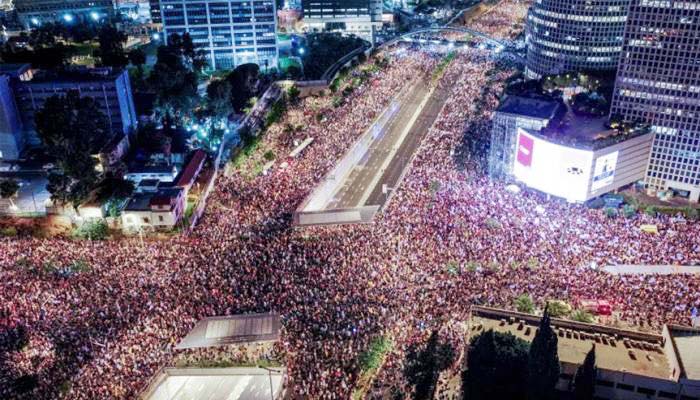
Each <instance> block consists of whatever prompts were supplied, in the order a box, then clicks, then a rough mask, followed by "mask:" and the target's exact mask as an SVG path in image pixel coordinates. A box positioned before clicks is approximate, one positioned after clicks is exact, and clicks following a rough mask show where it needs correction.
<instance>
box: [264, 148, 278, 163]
mask: <svg viewBox="0 0 700 400" xmlns="http://www.w3.org/2000/svg"><path fill="white" fill-rule="evenodd" d="M263 158H265V159H266V160H267V161H272V160H274V159H275V152H274V151H272V150H268V151H266V152H265V154H263Z"/></svg>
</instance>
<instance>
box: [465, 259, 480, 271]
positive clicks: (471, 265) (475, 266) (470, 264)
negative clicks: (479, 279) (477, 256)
mask: <svg viewBox="0 0 700 400" xmlns="http://www.w3.org/2000/svg"><path fill="white" fill-rule="evenodd" d="M478 269H479V263H478V262H476V261H469V262H468V263H467V271H469V272H476V271H477V270H478Z"/></svg>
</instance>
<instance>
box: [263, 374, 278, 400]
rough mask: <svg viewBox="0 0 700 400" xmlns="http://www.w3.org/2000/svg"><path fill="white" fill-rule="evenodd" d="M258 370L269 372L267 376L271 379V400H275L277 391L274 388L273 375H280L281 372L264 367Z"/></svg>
mask: <svg viewBox="0 0 700 400" xmlns="http://www.w3.org/2000/svg"><path fill="white" fill-rule="evenodd" d="M258 368H262V369H264V370H265V371H267V376H268V377H269V378H270V400H275V391H274V390H273V388H272V373H273V372H276V373H280V371H278V370H275V369H272V368H267V367H263V366H262V365H258Z"/></svg>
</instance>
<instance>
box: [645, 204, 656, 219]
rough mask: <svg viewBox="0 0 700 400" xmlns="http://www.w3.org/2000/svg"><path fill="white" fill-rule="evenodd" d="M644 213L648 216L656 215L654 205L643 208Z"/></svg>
mask: <svg viewBox="0 0 700 400" xmlns="http://www.w3.org/2000/svg"><path fill="white" fill-rule="evenodd" d="M644 213H645V214H646V215H648V216H650V217H656V207H654V206H647V208H645V209H644Z"/></svg>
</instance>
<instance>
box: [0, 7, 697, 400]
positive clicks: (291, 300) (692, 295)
mask: <svg viewBox="0 0 700 400" xmlns="http://www.w3.org/2000/svg"><path fill="white" fill-rule="evenodd" d="M505 4H506V5H507V6H508V7H504V8H503V9H502V10H501V11H499V9H496V10H494V11H492V12H491V13H489V14H486V15H487V16H488V19H484V20H478V21H477V22H478V24H479V25H478V26H479V27H480V28H479V29H482V30H484V31H486V32H488V33H490V34H493V33H494V32H504V28H503V25H506V24H512V19H509V18H508V13H510V12H514V11H510V10H511V9H512V8H509V7H516V8H517V9H518V10H520V11H521V9H520V8H518V7H520V6H519V4H520V3H519V2H517V1H507V2H506V3H505ZM520 11H518V12H520ZM504 35H505V34H504ZM404 50H405V49H404ZM441 58H442V56H441V55H440V54H436V53H434V52H430V51H423V50H414V51H401V48H399V49H398V50H387V51H386V52H384V53H382V54H380V55H378V56H376V57H375V58H374V59H371V60H370V61H369V63H370V64H369V65H373V66H372V67H371V68H370V67H363V68H360V69H359V70H356V71H355V72H353V73H351V76H350V77H349V79H347V80H346V81H345V83H343V84H342V85H341V87H340V88H339V90H338V91H337V92H335V93H333V94H327V95H326V96H324V97H317V98H315V97H309V98H305V99H302V100H301V101H300V103H299V104H297V105H290V108H289V110H288V112H287V113H286V114H285V117H284V118H283V120H282V121H281V122H279V123H277V124H275V125H273V126H272V127H271V128H270V129H269V131H268V133H267V134H266V136H265V137H264V138H263V139H262V140H261V143H260V147H261V149H264V150H265V151H268V150H269V151H272V152H273V153H274V154H275V155H276V156H277V160H276V162H275V165H274V166H273V167H272V168H271V169H270V170H269V171H268V173H267V174H261V173H257V174H256V173H253V171H255V165H259V164H260V163H261V162H262V158H261V157H262V156H261V155H260V154H262V153H263V152H262V151H260V152H258V153H259V154H257V155H256V156H253V157H252V158H251V159H249V160H247V161H245V162H244V163H243V166H242V168H241V169H240V170H239V171H236V172H234V173H233V174H231V176H224V177H221V178H220V180H219V181H218V182H217V189H216V191H215V192H214V193H213V194H212V196H211V198H210V200H209V204H208V208H207V212H206V213H205V216H204V218H203V220H202V221H201V222H200V224H199V226H198V227H197V229H195V231H194V232H193V233H192V234H191V235H178V236H174V237H172V238H170V239H168V240H167V241H157V240H145V241H144V242H143V243H142V242H141V241H140V240H137V239H124V240H119V241H110V242H91V241H72V240H68V239H59V238H56V239H43V238H42V239H39V238H33V239H26V238H23V239H2V241H0V246H1V248H2V250H3V251H2V253H0V271H1V273H2V280H1V282H0V332H3V331H5V332H8V331H10V330H16V329H19V327H22V328H24V329H26V332H27V334H26V337H27V339H28V340H27V345H26V346H24V347H23V350H21V351H18V350H16V349H9V350H8V349H0V398H14V397H18V394H17V392H15V391H13V390H14V389H13V386H12V385H11V383H12V382H15V379H17V378H18V377H23V376H35V377H36V382H37V387H36V388H35V389H34V390H33V391H32V392H30V393H29V394H27V395H26V396H25V397H26V398H32V399H44V398H54V397H56V396H57V394H58V393H59V392H61V393H62V394H63V396H64V398H69V399H86V400H87V399H90V400H93V399H127V398H135V397H136V396H137V395H138V393H140V391H141V390H142V389H143V388H144V387H145V385H146V384H147V383H148V381H149V379H150V378H151V377H152V376H153V375H154V374H155V373H156V372H157V371H158V369H159V368H161V367H163V366H166V365H170V364H171V363H172V362H173V360H174V353H173V347H174V346H175V345H176V344H177V343H178V342H179V340H181V339H182V338H183V337H184V336H185V335H186V334H187V332H188V331H189V330H190V329H191V328H192V327H193V326H194V324H195V323H196V321H198V320H199V319H201V318H204V317H208V316H213V315H229V314H237V313H246V312H268V311H274V312H279V313H280V314H281V315H282V319H283V329H282V333H281V342H280V343H279V347H280V348H279V351H276V353H277V354H281V355H284V358H283V362H284V363H285V364H286V366H287V367H288V371H289V388H290V391H291V396H292V397H293V398H298V399H347V398H349V397H350V393H351V391H352V389H353V386H354V384H355V382H356V379H357V376H358V356H359V355H360V354H361V353H362V352H363V351H364V350H365V349H366V348H367V346H368V344H369V342H370V341H371V340H372V339H373V338H375V337H377V336H378V335H388V336H391V337H392V338H393V340H394V342H395V343H396V346H395V351H392V353H391V354H390V355H389V357H388V359H387V362H386V364H385V365H384V367H383V368H382V370H381V372H380V374H379V376H378V377H377V379H376V384H375V386H374V387H373V391H372V393H374V394H375V395H376V396H377V397H381V396H380V393H383V390H385V389H386V388H394V389H395V390H399V391H403V392H404V393H407V392H408V391H409V388H408V387H407V384H406V382H405V380H404V379H403V378H402V372H401V371H402V363H403V352H404V351H405V349H406V348H407V347H408V346H409V345H410V344H411V343H414V342H417V341H422V340H425V338H426V337H427V335H429V332H430V331H431V330H433V329H438V330H439V331H440V335H441V337H443V338H445V339H446V340H449V341H451V342H453V343H454V344H455V348H461V346H462V345H463V343H462V342H461V341H462V340H463V339H462V338H463V337H464V336H463V334H462V322H463V321H465V320H466V318H467V316H468V313H469V307H470V306H471V304H483V305H490V306H497V307H512V304H513V300H514V298H516V297H517V296H519V295H521V294H523V293H528V294H529V295H531V296H532V297H533V299H534V300H535V302H536V303H538V304H542V303H543V302H544V301H545V300H547V299H563V300H567V301H570V302H572V303H575V302H576V301H577V300H579V299H584V298H597V299H605V300H608V301H610V302H611V304H613V307H614V309H615V310H616V311H617V312H618V316H619V319H620V323H624V324H629V325H635V326H638V327H643V328H646V329H655V330H658V329H659V328H660V326H661V325H662V324H663V323H671V322H672V323H677V324H684V325H687V324H689V322H690V321H689V315H690V311H689V310H690V309H691V308H692V307H693V306H696V307H697V306H699V305H700V279H699V278H698V277H696V276H690V275H667V276H613V275H609V274H606V273H605V272H603V271H601V270H600V268H599V267H600V266H604V265H607V264H618V263H625V264H686V265H697V264H700V226H699V225H698V224H693V223H689V222H688V223H680V222H677V221H675V220H673V219H672V218H670V217H664V216H662V217H656V218H652V217H649V216H645V215H639V216H637V217H635V218H632V219H623V218H617V219H610V218H608V217H606V216H604V215H602V214H601V213H600V211H597V210H591V209H588V208H586V207H583V206H580V205H572V204H567V203H565V202H562V201H559V200H548V199H546V198H544V197H542V196H540V195H538V194H535V193H531V192H528V191H524V192H522V193H519V194H514V193H511V192H509V191H507V190H506V189H505V188H504V185H503V183H502V182H495V181H491V180H489V179H488V178H487V177H486V176H485V173H484V158H485V154H486V153H485V152H486V147H485V145H484V144H485V143H487V142H488V136H489V134H490V121H491V116H492V113H493V110H494V109H495V108H496V107H497V105H498V95H499V94H500V93H501V92H502V89H503V81H504V79H505V77H507V76H508V75H510V74H511V73H512V72H513V71H511V70H509V69H508V68H507V67H506V68H504V67H503V66H502V65H500V64H499V63H497V62H496V61H495V60H494V58H493V55H492V54H491V53H489V51H487V50H480V49H461V50H459V51H457V54H456V57H455V59H454V60H453V61H452V62H451V63H450V64H449V65H448V66H447V68H446V70H445V73H444V76H443V77H442V78H441V79H440V80H439V82H437V83H436V84H438V85H442V86H443V87H447V88H449V89H450V97H449V99H448V101H447V103H446V105H445V107H444V109H443V110H442V111H441V113H440V115H439V117H438V120H437V121H436V123H435V125H434V126H433V128H432V129H431V130H430V131H429V132H428V134H427V136H426V138H425V139H424V141H423V142H422V144H421V146H420V148H419V150H418V153H417V155H416V158H415V160H414V161H413V163H412V164H411V166H410V167H409V170H408V172H407V174H406V176H405V178H404V179H403V181H402V183H401V185H400V186H399V187H398V188H397V190H396V191H395V193H394V194H393V197H392V199H391V201H390V202H389V204H388V205H386V207H385V208H384V209H383V210H382V212H381V214H380V215H379V216H378V217H377V218H376V220H375V221H374V223H372V224H366V225H352V226H347V225H346V226H332V227H313V228H303V229H302V228H295V227H293V226H292V218H291V217H292V213H293V211H294V210H295V209H296V207H298V205H299V204H300V203H301V202H302V200H303V199H304V198H305V197H306V196H307V195H308V194H309V193H310V192H311V190H312V189H313V188H314V186H315V185H316V184H318V183H319V182H320V181H321V179H322V178H323V176H324V175H325V174H326V173H327V172H328V171H329V170H330V169H332V167H333V166H334V163H335V162H336V161H337V160H338V159H339V158H340V157H341V156H342V155H343V154H344V152H345V151H347V149H348V148H349V147H350V146H351V145H352V143H353V141H354V140H356V139H357V138H358V137H359V136H360V135H361V134H362V133H363V132H364V131H365V130H366V129H368V128H369V127H370V126H371V124H372V122H373V120H374V119H375V118H376V117H377V116H378V115H379V114H380V113H381V112H382V110H383V109H384V108H385V107H387V106H388V105H389V104H390V102H391V101H392V99H393V98H394V96H395V95H396V94H397V93H400V92H401V89H402V88H403V87H405V86H407V85H408V84H409V83H410V82H412V81H413V80H415V79H432V72H433V71H434V69H435V66H436V65H438V63H439V62H440V60H441ZM382 60H385V61H382ZM350 82H352V85H353V89H352V90H345V88H347V87H348V85H349V84H350ZM298 127H301V128H298ZM306 137H312V138H314V141H313V143H312V144H311V145H310V146H308V148H307V149H305V150H304V151H303V152H302V154H301V155H299V156H298V157H297V158H294V159H289V160H287V159H285V157H286V154H288V153H289V152H291V151H292V150H293V149H294V148H295V147H296V145H297V143H298V142H299V141H301V140H303V139H305V138H306ZM650 223H652V224H656V225H657V226H658V227H659V234H658V235H650V234H646V233H644V232H642V231H641V230H640V229H639V227H640V225H642V224H650ZM76 263H80V265H81V266H83V268H81V269H80V270H79V271H78V270H75V271H74V272H70V271H69V270H70V267H71V266H72V265H76ZM85 266H87V267H85ZM592 266H596V268H593V267H592ZM61 269H62V270H66V271H68V272H65V273H56V272H55V271H56V270H61ZM0 343H3V342H2V341H0ZM241 357H242V356H241Z"/></svg>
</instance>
